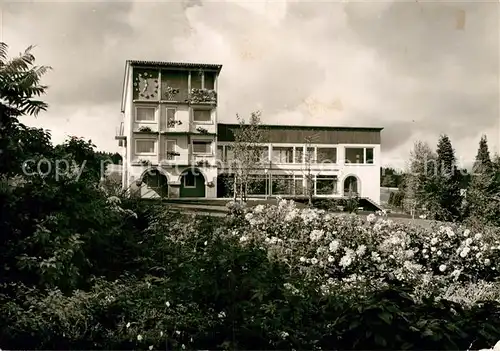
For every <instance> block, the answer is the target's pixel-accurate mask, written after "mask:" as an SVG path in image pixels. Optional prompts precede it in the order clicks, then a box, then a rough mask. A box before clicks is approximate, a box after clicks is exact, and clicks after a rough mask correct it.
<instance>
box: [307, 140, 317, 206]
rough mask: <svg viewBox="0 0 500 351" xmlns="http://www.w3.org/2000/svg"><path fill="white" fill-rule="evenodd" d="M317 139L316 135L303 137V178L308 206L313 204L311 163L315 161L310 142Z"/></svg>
mask: <svg viewBox="0 0 500 351" xmlns="http://www.w3.org/2000/svg"><path fill="white" fill-rule="evenodd" d="M316 139H317V135H312V136H307V137H305V138H304V141H305V144H306V149H305V154H304V165H305V169H304V179H305V181H306V189H305V190H306V195H307V201H308V204H309V206H312V205H313V196H314V174H313V173H312V164H313V163H314V162H316V160H315V159H314V153H313V152H312V151H311V150H312V143H313V142H314V141H315V140H316Z"/></svg>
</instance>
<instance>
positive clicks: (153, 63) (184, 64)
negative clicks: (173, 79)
mask: <svg viewBox="0 0 500 351" xmlns="http://www.w3.org/2000/svg"><path fill="white" fill-rule="evenodd" d="M127 63H129V64H130V65H132V66H135V65H137V66H154V67H175V68H206V69H213V70H217V72H220V70H221V69H222V65H219V64H213V63H194V62H170V61H143V60H127Z"/></svg>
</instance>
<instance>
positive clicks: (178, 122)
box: [167, 120, 182, 128]
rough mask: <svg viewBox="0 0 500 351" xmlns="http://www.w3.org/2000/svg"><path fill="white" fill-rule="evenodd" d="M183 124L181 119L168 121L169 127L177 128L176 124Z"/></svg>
mask: <svg viewBox="0 0 500 351" xmlns="http://www.w3.org/2000/svg"><path fill="white" fill-rule="evenodd" d="M181 124H182V122H181V121H177V120H175V121H172V120H170V121H168V122H167V128H175V126H180V125H181Z"/></svg>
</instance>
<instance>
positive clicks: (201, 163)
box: [196, 160, 210, 167]
mask: <svg viewBox="0 0 500 351" xmlns="http://www.w3.org/2000/svg"><path fill="white" fill-rule="evenodd" d="M196 166H198V167H209V166H210V162H208V161H207V160H199V161H196Z"/></svg>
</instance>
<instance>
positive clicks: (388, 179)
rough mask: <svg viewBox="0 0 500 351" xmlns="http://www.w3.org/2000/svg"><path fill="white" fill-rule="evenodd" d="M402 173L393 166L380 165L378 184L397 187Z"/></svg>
mask: <svg viewBox="0 0 500 351" xmlns="http://www.w3.org/2000/svg"><path fill="white" fill-rule="evenodd" d="M402 177H403V175H402V174H401V172H398V171H396V170H395V169H394V168H390V167H382V168H381V169H380V186H382V187H387V188H397V187H399V184H400V183H401V180H402Z"/></svg>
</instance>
